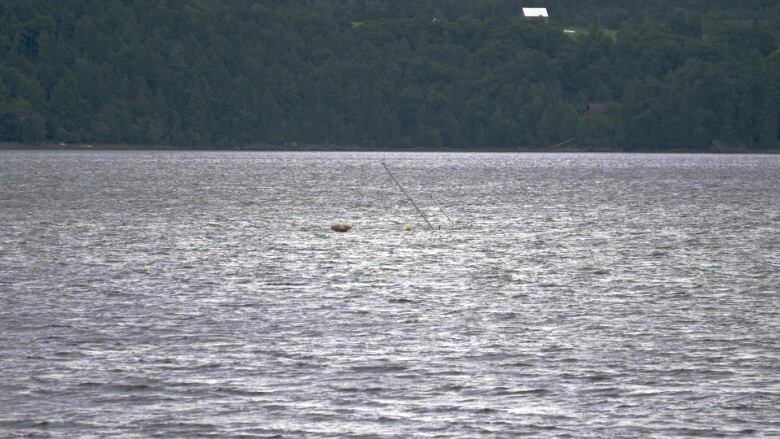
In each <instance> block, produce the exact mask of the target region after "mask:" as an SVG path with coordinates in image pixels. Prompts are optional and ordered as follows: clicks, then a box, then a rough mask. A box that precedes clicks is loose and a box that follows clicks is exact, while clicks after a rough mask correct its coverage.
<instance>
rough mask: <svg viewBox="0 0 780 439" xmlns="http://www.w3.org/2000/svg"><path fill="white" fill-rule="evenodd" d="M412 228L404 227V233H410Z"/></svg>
mask: <svg viewBox="0 0 780 439" xmlns="http://www.w3.org/2000/svg"><path fill="white" fill-rule="evenodd" d="M411 231H412V226H404V232H411Z"/></svg>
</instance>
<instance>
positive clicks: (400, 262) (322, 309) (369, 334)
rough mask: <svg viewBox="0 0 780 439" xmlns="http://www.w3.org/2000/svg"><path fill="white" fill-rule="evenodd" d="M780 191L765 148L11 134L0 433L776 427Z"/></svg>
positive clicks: (1, 184)
mask: <svg viewBox="0 0 780 439" xmlns="http://www.w3.org/2000/svg"><path fill="white" fill-rule="evenodd" d="M380 158H382V159H384V160H386V161H387V163H388V165H389V166H390V167H391V169H393V170H394V171H395V174H396V175H397V176H398V178H399V180H401V181H402V182H404V183H405V184H406V186H407V187H408V189H409V190H410V192H411V193H412V194H413V195H414V196H415V198H416V199H417V200H418V202H419V203H420V204H421V205H422V207H423V208H424V209H426V211H428V212H429V213H430V214H431V215H432V216H433V214H434V213H435V212H436V211H435V209H434V207H435V205H433V203H432V202H431V200H430V198H428V197H427V196H425V195H424V194H423V192H426V191H427V192H430V193H432V194H435V196H436V197H437V199H438V200H439V201H440V202H441V204H442V205H444V206H446V207H447V208H448V210H449V213H450V214H451V216H453V217H454V218H455V219H456V220H457V221H458V227H457V228H456V229H454V230H449V228H448V226H447V221H446V219H445V218H444V217H443V216H441V215H436V216H434V217H433V218H432V221H433V222H434V224H435V225H442V229H441V230H437V231H433V232H430V231H425V230H423V227H422V226H423V224H422V223H421V221H420V220H419V219H418V218H417V217H416V214H415V212H414V210H413V208H412V207H411V206H410V205H401V204H402V201H403V196H402V195H401V194H400V193H399V191H398V190H397V189H396V188H395V187H394V186H393V184H392V181H391V180H390V179H389V178H388V177H387V175H386V174H385V173H384V170H383V169H382V168H381V166H380V164H379V162H378V159H380ZM779 205H780V156H699V155H567V154H551V155H534V154H377V153H365V154H347V153H322V154H315V153H205V152H203V153H197V152H196V153H165V152H149V153H139V152H85V153H66V152H8V151H6V152H0V436H2V437H9V436H10V437H16V436H27V435H31V436H33V437H49V436H51V437H105V436H122V437H204V436H213V437H235V436H242V437H260V438H262V437H285V438H286V437H302V436H306V437H316V438H320V437H402V438H406V437H478V436H488V437H516V436H521V435H529V436H533V437H651V436H652V437H674V436H680V437H690V436H704V437H718V436H728V437H734V436H766V437H769V436H776V435H780V408H779V407H780V311H778V309H779V308H780V306H779V305H780V296H779V295H778V289H779V288H780V287H779V285H780V207H779ZM399 206H400V207H399ZM336 221H347V222H350V223H351V224H353V225H354V229H353V230H352V231H351V232H349V233H347V234H336V233H333V232H331V231H330V230H329V226H330V225H331V224H332V223H334V222H336ZM394 221H397V222H399V223H400V224H399V223H396V222H394ZM403 224H412V225H414V226H415V231H414V232H413V233H403V232H402V230H401V228H402V225H403Z"/></svg>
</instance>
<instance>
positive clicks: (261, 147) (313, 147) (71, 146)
mask: <svg viewBox="0 0 780 439" xmlns="http://www.w3.org/2000/svg"><path fill="white" fill-rule="evenodd" d="M8 150H24V151H36V150H37V151H215V152H216V151H225V152H229V151H232V152H236V151H266V152H428V153H431V152H441V153H457V152H462V153H477V152H485V153H615V154H780V149H772V150H756V149H741V148H733V149H731V148H724V149H722V150H719V151H701V150H690V149H682V148H681V149H674V150H663V151H661V150H641V151H623V150H619V149H610V148H589V147H583V146H580V145H576V144H570V145H566V146H564V147H560V148H529V147H517V148H509V147H503V148H428V147H412V148H399V147H389V148H380V147H375V146H374V147H371V146H357V145H332V144H299V143H294V142H293V143H284V144H269V143H258V144H253V145H243V146H233V147H184V146H171V145H132V144H125V143H67V144H66V143H54V142H48V143H37V144H31V143H21V142H0V151H8Z"/></svg>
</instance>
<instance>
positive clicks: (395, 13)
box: [0, 0, 780, 151]
mask: <svg viewBox="0 0 780 439" xmlns="http://www.w3.org/2000/svg"><path fill="white" fill-rule="evenodd" d="M550 13H551V16H552V19H551V20H550V22H541V21H528V20H525V19H523V18H521V17H519V16H518V4H517V2H516V1H515V0H483V1H479V2H475V1H472V0H394V1H389V0H340V1H336V2H312V1H311V0H285V1H281V0H232V1H225V2H218V1H213V0H180V1H177V2H159V1H153V0H135V1H132V2H127V1H121V0H106V1H101V2H96V1H94V0H73V1H67V2H60V1H53V0H5V1H3V2H2V4H0V140H2V141H23V142H29V143H34V142H40V141H44V140H49V141H56V142H59V141H66V142H106V143H135V144H175V145H181V146H195V147H197V146H204V145H209V146H217V147H223V146H224V147H228V146H234V145H242V144H251V143H260V142H269V143H283V142H299V143H335V144H359V145H367V146H377V147H382V146H386V147H415V146H429V147H471V148H475V147H476V148H479V147H505V148H510V147H517V146H526V147H545V146H546V145H551V144H555V143H558V142H561V141H563V140H567V139H569V138H571V137H577V138H578V143H579V144H580V145H583V146H591V147H596V148H611V149H626V150H661V151H662V150H671V149H675V150H677V149H696V150H708V149H710V148H711V147H712V146H713V145H717V148H719V149H722V148H723V145H735V146H739V147H749V148H753V149H771V148H777V147H778V144H779V143H780V142H779V141H778V136H779V133H778V131H779V125H780V104H779V102H780V85H779V84H780V51H779V50H778V39H779V38H780V29H779V28H778V26H780V21H778V20H777V19H776V18H775V19H767V17H778V16H780V3H778V2H776V1H775V0H728V1H727V0H674V1H672V0H641V1H640V0H560V1H556V2H555V3H551V6H550ZM564 28H573V29H576V30H577V33H576V34H574V35H569V36H567V35H566V34H564V33H563V29H564ZM589 103H598V104H600V105H597V106H595V107H591V108H599V109H600V110H599V111H596V112H593V111H586V108H588V104H589Z"/></svg>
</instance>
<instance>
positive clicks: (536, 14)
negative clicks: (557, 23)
mask: <svg viewBox="0 0 780 439" xmlns="http://www.w3.org/2000/svg"><path fill="white" fill-rule="evenodd" d="M523 17H525V18H544V19H547V18H550V15H549V14H548V13H547V8H523Z"/></svg>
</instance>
